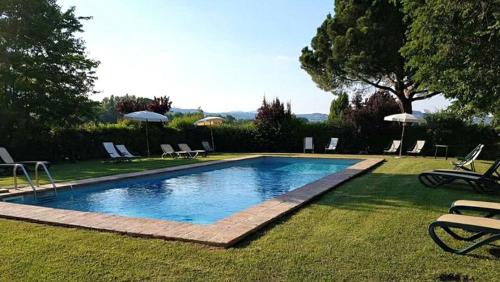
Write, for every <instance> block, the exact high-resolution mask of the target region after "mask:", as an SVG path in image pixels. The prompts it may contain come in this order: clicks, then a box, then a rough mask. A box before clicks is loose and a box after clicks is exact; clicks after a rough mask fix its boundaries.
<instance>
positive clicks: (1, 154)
mask: <svg viewBox="0 0 500 282" xmlns="http://www.w3.org/2000/svg"><path fill="white" fill-rule="evenodd" d="M0 159H1V160H2V161H3V162H4V164H16V163H17V164H23V165H33V166H35V165H36V164H37V163H43V164H44V165H45V166H46V167H49V166H50V162H48V161H22V162H16V161H14V159H13V158H12V156H11V155H10V154H9V151H7V149H5V148H4V147H0Z"/></svg>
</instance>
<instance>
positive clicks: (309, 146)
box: [304, 137, 314, 153]
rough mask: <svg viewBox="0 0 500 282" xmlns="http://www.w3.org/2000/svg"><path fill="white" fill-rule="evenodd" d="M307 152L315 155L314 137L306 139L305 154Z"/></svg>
mask: <svg viewBox="0 0 500 282" xmlns="http://www.w3.org/2000/svg"><path fill="white" fill-rule="evenodd" d="M307 151H311V152H312V153H314V142H313V138H312V137H306V138H304V153H305V152H307Z"/></svg>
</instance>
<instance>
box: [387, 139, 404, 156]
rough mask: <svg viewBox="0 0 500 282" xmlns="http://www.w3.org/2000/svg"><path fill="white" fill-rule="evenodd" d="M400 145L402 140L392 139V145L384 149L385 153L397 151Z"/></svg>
mask: <svg viewBox="0 0 500 282" xmlns="http://www.w3.org/2000/svg"><path fill="white" fill-rule="evenodd" d="M399 146H401V140H392V143H391V146H389V148H387V149H385V150H384V154H393V153H397V151H398V149H399Z"/></svg>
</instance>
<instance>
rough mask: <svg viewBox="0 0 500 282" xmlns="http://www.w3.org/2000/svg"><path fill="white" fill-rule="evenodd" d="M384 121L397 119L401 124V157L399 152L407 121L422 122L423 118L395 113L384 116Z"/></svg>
mask: <svg viewBox="0 0 500 282" xmlns="http://www.w3.org/2000/svg"><path fill="white" fill-rule="evenodd" d="M384 120H385V121H397V122H401V123H402V124H403V130H402V131H401V144H400V145H399V156H400V157H401V153H402V151H403V139H404V136H405V127H406V124H407V123H422V122H425V121H424V120H423V119H421V118H419V117H417V116H414V115H411V114H407V113H402V114H395V115H390V116H386V117H384Z"/></svg>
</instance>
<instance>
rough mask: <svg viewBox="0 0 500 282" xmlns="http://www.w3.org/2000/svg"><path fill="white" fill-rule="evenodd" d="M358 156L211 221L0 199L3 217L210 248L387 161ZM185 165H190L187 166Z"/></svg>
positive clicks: (234, 240)
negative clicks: (201, 222) (341, 166)
mask: <svg viewBox="0 0 500 282" xmlns="http://www.w3.org/2000/svg"><path fill="white" fill-rule="evenodd" d="M258 157H263V156H262V155H258V156H251V157H245V158H238V159H228V160H224V161H216V162H207V163H201V164H196V166H194V167H198V166H204V165H213V164H217V163H225V162H231V161H238V160H242V159H243V160H244V159H252V158H258ZM294 157H296V156H294ZM359 159H360V161H359V162H357V163H356V164H354V165H351V166H349V167H347V168H346V169H345V170H343V171H340V172H336V173H333V174H329V175H327V176H325V177H322V178H320V179H318V180H316V181H314V182H311V183H309V184H306V185H304V186H302V187H300V188H297V189H295V190H293V191H290V192H288V193H285V194H282V195H280V196H278V197H275V198H273V199H270V200H267V201H264V202H262V203H259V204H256V205H254V206H251V207H249V208H247V209H245V210H243V211H240V212H237V213H235V214H233V215H231V216H229V217H226V218H224V219H222V220H219V221H217V222H215V223H213V224H209V225H199V224H191V223H183V222H177V221H168V220H156V219H146V218H131V217H126V216H117V215H108V214H103V213H97V212H82V211H73V210H63V209H55V208H47V207H40V206H31V205H23V204H14V203H7V202H0V217H3V218H9V219H18V220H25V221H31V222H37V223H44V224H51V225H59V226H69V227H80V228H86V229H93V230H99V231H110V232H117V233H120V234H127V235H132V236H141V237H153V238H161V239H168V240H180V241H189V242H197V243H203V244H207V245H212V246H219V247H230V246H232V245H234V244H235V243H237V242H239V241H240V240H242V239H243V238H245V237H246V236H247V235H249V234H251V233H253V232H255V231H256V230H258V229H260V228H262V227H263V226H265V225H266V224H268V223H270V222H271V221H273V220H275V219H277V218H279V217H281V216H283V215H285V214H287V213H289V212H291V211H293V210H296V209H297V208H299V207H301V206H302V205H304V204H306V203H307V202H309V201H311V200H312V199H313V198H315V197H317V196H319V195H321V194H323V193H325V192H327V191H329V190H331V189H333V188H334V187H336V186H338V185H340V184H341V183H343V182H345V181H347V180H349V179H351V178H353V177H355V176H358V175H360V174H362V173H364V172H366V171H367V170H369V169H370V168H372V167H374V166H376V165H378V164H380V163H381V162H382V161H383V159H380V158H368V159H365V158H359ZM188 166H190V165H188ZM181 167H183V168H187V167H186V166H181ZM183 168H180V169H183ZM176 170H179V167H177V169H171V168H170V169H169V170H167V171H176ZM155 171H158V170H155ZM163 172H166V171H164V170H162V171H158V172H156V173H163ZM134 174H137V173H134ZM150 174H153V173H151V171H149V172H146V174H144V173H139V174H138V175H135V176H133V175H132V174H126V175H122V177H121V178H120V177H117V176H114V177H112V179H110V180H107V181H112V180H117V179H123V178H130V177H137V176H144V175H150ZM101 179H102V178H101ZM105 181H106V180H105ZM89 182H90V183H97V182H96V180H95V179H94V182H91V181H86V182H85V183H84V184H88V183H89ZM84 184H80V185H84Z"/></svg>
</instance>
